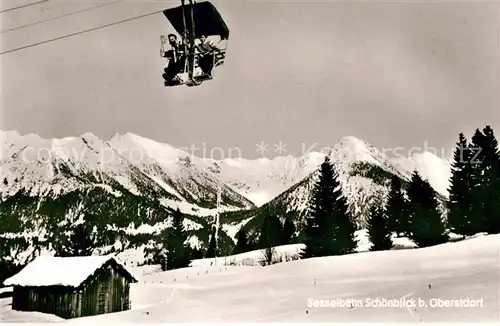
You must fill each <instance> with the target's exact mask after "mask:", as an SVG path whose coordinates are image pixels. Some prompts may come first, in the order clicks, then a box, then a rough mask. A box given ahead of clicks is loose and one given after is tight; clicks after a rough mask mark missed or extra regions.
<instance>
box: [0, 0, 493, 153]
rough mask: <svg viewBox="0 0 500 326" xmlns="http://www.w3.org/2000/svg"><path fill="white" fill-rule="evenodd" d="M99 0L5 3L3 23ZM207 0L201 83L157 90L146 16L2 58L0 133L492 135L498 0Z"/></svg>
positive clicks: (299, 137)
mask: <svg viewBox="0 0 500 326" xmlns="http://www.w3.org/2000/svg"><path fill="white" fill-rule="evenodd" d="M101 2H102V1H87V0H85V1H84V0H78V1H77V0H66V1H61V0H59V1H49V2H47V3H45V4H43V5H35V6H31V7H27V8H24V9H20V10H15V11H10V12H6V13H3V14H0V17H1V19H2V29H8V28H12V27H16V26H19V25H23V24H28V23H32V22H35V21H37V20H42V19H47V18H50V17H55V16H58V15H61V14H64V13H69V12H72V11H76V10H80V9H83V8H86V7H91V6H95V5H96V4H99V3H101ZM212 2H213V3H214V4H215V5H216V6H217V8H218V9H219V11H220V13H221V15H222V16H223V18H224V19H225V21H226V23H227V25H228V26H229V28H230V30H231V35H230V40H229V44H228V45H229V46H228V52H227V59H226V64H225V66H223V67H221V68H219V69H218V70H216V71H215V79H214V80H213V81H210V82H206V83H204V84H203V85H202V86H200V87H194V88H188V87H176V88H164V87H163V79H162V77H161V73H162V69H163V66H164V63H165V62H164V61H163V59H162V58H160V55H159V45H160V41H159V38H160V37H159V36H160V35H161V34H163V35H166V34H168V33H169V32H170V31H171V27H170V25H169V23H168V21H167V20H166V19H165V18H164V16H163V15H162V14H161V13H159V14H156V15H153V16H149V17H145V18H141V19H137V20H134V21H131V22H127V23H123V24H118V25H115V26H112V27H108V28H104V29H100V30H97V31H93V32H89V33H85V34H82V35H79V36H74V37H70V38H66V39H63V40H59V41H55V42H51V43H47V44H44V45H40V46H35V47H31V48H29V49H25V50H20V51H16V52H12V53H8V54H5V55H2V56H1V59H2V61H1V63H2V67H1V69H2V87H1V88H2V95H1V96H2V116H1V118H2V120H1V128H2V129H3V130H17V131H19V132H20V133H22V134H24V133H32V132H33V133H37V134H39V135H41V136H42V137H46V138H52V137H66V136H75V135H80V134H83V133H85V132H92V133H94V134H96V135H97V136H99V137H101V138H104V139H109V138H111V137H112V136H113V135H114V134H115V133H125V132H132V133H135V134H138V135H141V136H144V137H147V138H151V139H155V140H157V141H161V142H165V143H168V144H171V145H173V146H177V147H189V146H191V145H192V144H193V145H194V146H195V147H197V148H203V147H206V148H211V147H214V146H215V147H218V148H221V149H222V150H223V151H224V152H226V153H228V151H229V148H232V147H238V148H240V149H241V153H242V154H243V156H245V157H248V158H254V157H259V156H260V154H259V153H257V152H256V144H257V143H260V142H261V141H263V142H265V143H268V144H269V149H270V151H269V152H268V153H266V155H267V156H268V157H272V156H275V155H277V153H275V152H273V151H274V148H273V144H274V143H277V142H278V141H282V142H283V143H285V144H287V146H286V149H287V150H288V151H287V152H285V153H282V154H292V155H300V154H301V153H302V149H303V148H307V149H313V150H314V149H317V150H319V149H320V148H321V147H324V146H327V145H333V144H334V143H336V142H337V141H338V140H339V139H340V138H341V137H342V136H356V137H358V138H361V139H363V140H366V141H368V142H370V143H372V144H373V145H375V146H376V147H378V148H386V149H387V148H394V147H403V148H405V149H410V148H412V147H418V148H423V147H424V146H426V145H425V144H427V146H430V147H435V148H446V149H448V148H450V147H451V146H453V144H454V142H455V141H456V139H457V135H458V133H459V132H465V133H466V134H467V136H470V134H471V133H472V131H473V130H474V129H475V128H476V127H481V128H482V127H484V125H486V124H491V125H492V126H493V128H494V129H495V130H497V133H498V134H500V95H499V93H500V92H499V89H500V83H499V76H500V73H499V71H500V67H499V61H500V58H499V54H500V47H499V43H500V42H499V40H500V37H499V32H498V31H499V22H500V19H499V17H500V14H499V12H500V10H499V8H500V5H499V4H498V3H497V4H493V3H486V2H481V3H473V2H472V1H470V2H467V1H462V2H442V1H439V2H438V1H422V2H420V3H418V2H404V1H398V2H368V1H362V2H339V1H323V2H320V1H314V2H313V1H309V2H308V1H246V0H221V1H212ZM3 3H4V4H3V8H9V7H13V6H16V5H19V4H22V3H25V2H23V1H13V0H11V1H3ZM179 4H180V1H159V0H157V1H146V0H128V1H122V2H118V3H115V4H112V5H109V6H106V7H102V8H100V9H97V10H91V11H88V12H85V13H82V14H77V15H71V16H68V17H65V18H62V19H57V20H53V21H51V22H46V23H43V24H38V25H35V26H32V27H28V28H23V29H19V30H16V31H12V32H6V33H2V34H0V35H1V36H2V42H3V50H2V51H6V50H9V49H13V48H16V47H19V46H23V45H27V44H30V43H34V42H38V41H42V40H46V39H50V38H54V37H58V36H61V35H65V34H68V33H73V32H77V31H80V30H83V29H87V28H92V27H95V26H99V25H103V24H107V23H111V22H113V21H118V20H121V19H125V18H129V17H133V16H137V15H141V14H144V13H148V12H152V11H156V10H159V9H164V8H168V7H173V6H177V5H179ZM314 144H317V145H316V146H314ZM311 146H313V147H311ZM219 152H220V151H219ZM219 152H217V155H218V156H220V153H219ZM233 153H234V152H233ZM226 156H227V155H226ZM217 158H220V157H217Z"/></svg>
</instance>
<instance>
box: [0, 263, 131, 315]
mask: <svg viewBox="0 0 500 326" xmlns="http://www.w3.org/2000/svg"><path fill="white" fill-rule="evenodd" d="M136 282H137V277H136V276H135V275H134V274H133V272H132V271H130V270H128V269H127V268H126V266H125V265H124V264H123V263H122V262H120V261H119V260H118V259H116V258H115V257H114V256H112V255H110V256H86V257H37V258H36V259H35V260H34V261H33V262H31V263H30V264H28V265H27V266H26V267H25V268H24V269H23V270H21V271H20V272H19V273H18V274H16V275H14V276H12V277H11V278H9V279H7V280H6V281H5V282H4V285H6V286H13V287H14V291H13V297H12V309H14V310H20V311H38V312H43V313H48V314H54V315H57V316H59V317H62V318H75V317H84V316H93V315H99V314H105V313H111V312H118V311H124V310H129V309H130V297H129V295H130V283H136Z"/></svg>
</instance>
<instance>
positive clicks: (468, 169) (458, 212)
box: [448, 133, 481, 236]
mask: <svg viewBox="0 0 500 326" xmlns="http://www.w3.org/2000/svg"><path fill="white" fill-rule="evenodd" d="M472 178H473V171H472V164H471V151H470V148H469V144H467V139H466V138H465V136H464V134H462V133H460V134H459V139H458V142H457V147H456V149H455V152H454V156H453V164H452V176H451V179H450V184H451V185H450V189H449V202H448V209H449V213H448V225H449V226H450V228H451V230H452V232H454V233H456V234H461V235H463V236H467V235H473V234H476V233H477V232H480V229H481V225H480V224H481V223H479V225H478V221H476V220H475V219H474V216H475V215H474V214H473V211H472V207H473V197H472Z"/></svg>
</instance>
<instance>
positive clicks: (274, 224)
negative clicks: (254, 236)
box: [259, 212, 283, 249]
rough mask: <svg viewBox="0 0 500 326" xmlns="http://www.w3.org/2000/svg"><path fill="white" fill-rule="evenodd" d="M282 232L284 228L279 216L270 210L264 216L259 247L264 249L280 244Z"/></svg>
mask: <svg viewBox="0 0 500 326" xmlns="http://www.w3.org/2000/svg"><path fill="white" fill-rule="evenodd" d="M282 233H283V230H282V228H281V222H280V220H279V218H278V216H276V215H275V214H274V213H272V212H269V213H268V215H266V216H265V217H264V221H263V223H262V230H261V232H260V237H259V247H260V248H261V249H262V248H269V247H271V248H272V247H276V246H278V245H279V244H280V240H281V237H282Z"/></svg>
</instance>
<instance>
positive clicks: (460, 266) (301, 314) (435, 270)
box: [0, 235, 500, 325]
mask: <svg viewBox="0 0 500 326" xmlns="http://www.w3.org/2000/svg"><path fill="white" fill-rule="evenodd" d="M499 241H500V236H498V235H491V236H484V237H478V238H475V239H470V240H465V241H460V242H455V243H447V244H443V245H439V246H434V247H429V248H424V249H409V250H393V251H381V252H367V253H358V254H352V255H345V256H337V257H324V258H313V259H306V260H298V261H291V262H286V263H280V264H275V265H271V266H266V267H249V266H227V267H220V266H200V267H191V268H184V269H178V270H173V271H168V272H159V273H154V272H153V273H148V274H147V275H145V274H143V275H142V277H141V279H140V281H139V283H137V284H134V285H133V286H132V288H131V302H132V310H129V311H125V312H120V313H113V314H104V315H99V316H93V317H86V318H77V319H73V320H68V321H67V322H68V323H74V324H89V325H90V324H92V325H96V324H97V325H100V324H115V323H141V324H144V323H154V322H161V323H166V322H167V323H168V322H192V323H196V324H199V323H207V322H217V323H219V322H247V323H248V322H303V323H311V322H328V323H332V322H369V323H373V322H381V323H382V322H384V323H387V322H397V323H403V322H408V323H410V322H411V323H413V322H493V323H494V322H498V307H499V304H500V302H499V297H498V279H499V275H498V271H499V267H500V266H499V262H498V243H499ZM461 299H462V301H460V300H461ZM319 300H323V301H322V302H320V301H319ZM348 300H350V301H348ZM377 300H378V301H377ZM440 300H441V301H440ZM444 300H446V301H444ZM452 300H453V301H452ZM455 300H456V301H455ZM10 302H11V299H10V298H7V299H0V319H2V318H3V320H2V321H4V322H12V321H17V322H37V321H51V320H54V321H55V320H56V318H54V317H53V316H51V315H45V314H38V313H23V312H17V311H12V310H11V307H10V306H9V303H10ZM377 302H378V303H379V305H378V306H373V304H375V303H377ZM389 302H391V303H392V304H395V303H396V302H397V303H400V305H399V306H388V303H389ZM412 302H415V303H416V305H415V306H413V305H410V304H411V303H412ZM422 302H423V304H420V305H419V303H422ZM461 302H462V303H461ZM334 303H337V306H332V304H334ZM351 303H352V304H351ZM401 303H403V304H401ZM455 303H457V304H458V306H449V304H455ZM460 303H461V305H460ZM370 304H371V305H372V306H369V305H370ZM443 304H446V305H448V306H446V305H443ZM466 304H468V305H467V306H466ZM472 304H473V305H474V306H472Z"/></svg>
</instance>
